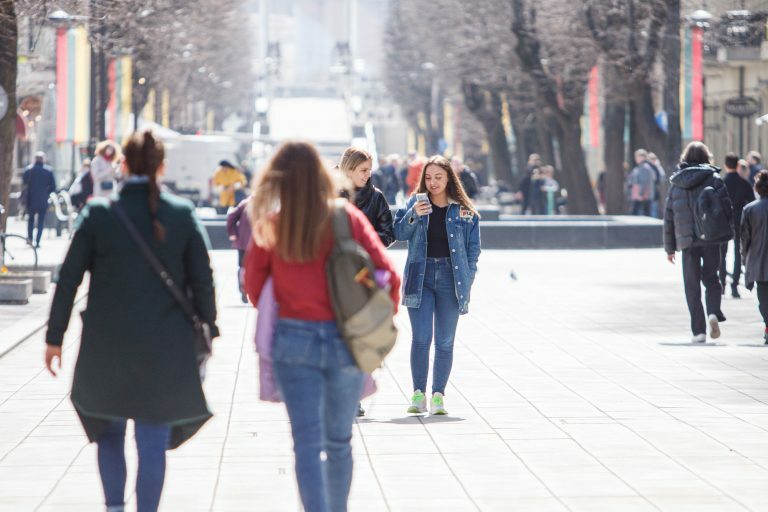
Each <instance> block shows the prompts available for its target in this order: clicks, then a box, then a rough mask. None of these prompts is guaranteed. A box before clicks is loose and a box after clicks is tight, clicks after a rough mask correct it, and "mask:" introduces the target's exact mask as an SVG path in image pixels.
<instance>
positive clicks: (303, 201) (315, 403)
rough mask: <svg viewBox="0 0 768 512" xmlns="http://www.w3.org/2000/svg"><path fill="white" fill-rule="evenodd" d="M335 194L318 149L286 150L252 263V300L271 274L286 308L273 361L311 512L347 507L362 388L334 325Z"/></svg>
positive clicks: (272, 177) (267, 183)
mask: <svg viewBox="0 0 768 512" xmlns="http://www.w3.org/2000/svg"><path fill="white" fill-rule="evenodd" d="M335 197H336V191H335V187H334V184H333V182H332V180H331V177H330V175H329V173H328V172H327V171H326V170H325V168H324V167H323V164H322V162H321V160H320V156H319V155H318V153H317V150H316V149H315V148H314V147H313V146H311V145H310V144H307V143H303V142H287V143H285V144H283V145H282V146H281V147H280V149H278V151H277V153H275V155H274V157H273V158H272V160H271V161H270V162H269V164H267V167H266V168H265V169H264V170H263V171H262V172H261V174H260V176H259V178H258V181H257V183H256V186H255V188H254V195H253V200H252V201H251V205H252V206H251V222H252V224H253V228H254V229H253V235H254V243H253V244H252V245H251V248H250V249H249V251H248V252H247V254H246V258H245V259H246V263H245V288H246V292H247V294H248V297H249V299H250V300H251V302H252V303H254V304H255V303H256V301H257V300H258V298H259V296H260V294H261V290H262V287H263V286H264V283H265V282H266V280H267V277H269V276H270V275H271V276H272V281H273V284H274V293H275V298H276V299H277V303H278V304H279V318H278V321H277V326H276V328H275V338H274V345H273V348H272V354H271V357H272V361H273V369H274V374H275V378H276V380H277V385H278V388H279V389H280V392H281V395H282V397H283V399H284V401H285V405H286V408H287V410H288V416H289V418H290V420H291V433H292V435H293V444H294V453H295V456H296V478H297V480H298V484H299V492H300V494H301V500H302V503H303V505H304V510H306V511H307V512H309V511H311V512H326V511H329V512H341V511H345V510H346V509H347V498H348V496H349V490H350V484H351V482H352V451H351V445H350V441H351V439H352V423H353V421H354V418H355V412H356V411H357V404H358V402H359V398H360V392H361V390H362V385H363V373H362V372H361V371H360V370H359V369H358V368H357V366H356V365H355V362H354V360H353V359H352V355H351V354H350V352H349V350H348V349H347V347H346V345H345V343H344V342H343V341H342V339H341V335H340V333H339V329H338V327H337V325H336V321H335V318H336V317H335V314H334V310H333V308H332V306H331V302H330V297H329V291H328V280H327V278H326V262H327V260H328V258H329V256H330V253H331V250H332V249H333V246H334V237H333V234H332V225H331V220H332V217H333V214H334V198H335ZM345 209H346V213H347V215H348V217H349V222H350V228H351V232H352V236H353V238H354V239H355V240H356V241H357V243H358V244H360V246H361V247H362V248H363V249H364V250H365V251H367V252H368V254H369V255H370V257H371V260H372V261H373V263H374V264H375V266H376V268H378V269H383V270H387V271H389V272H390V280H389V283H390V285H391V296H392V298H393V300H395V301H396V300H397V296H398V290H397V288H398V286H399V284H400V279H399V277H398V276H397V273H396V272H395V269H394V266H393V265H392V263H391V261H390V260H389V258H388V257H387V255H386V251H385V249H384V246H383V245H382V244H381V241H380V240H379V237H378V236H377V235H376V233H375V231H374V230H373V228H372V227H371V224H370V222H368V220H367V219H366V218H365V215H363V213H361V212H360V210H358V209H357V208H355V207H354V206H352V205H351V204H349V203H347V204H346V206H345ZM323 453H324V454H325V460H323V459H322V458H321V456H322V454H323Z"/></svg>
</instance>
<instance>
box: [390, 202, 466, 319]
mask: <svg viewBox="0 0 768 512" xmlns="http://www.w3.org/2000/svg"><path fill="white" fill-rule="evenodd" d="M415 203H416V198H415V197H412V198H410V199H409V200H408V202H407V203H406V205H405V208H401V209H400V210H398V211H397V214H396V215H395V239H396V240H400V241H407V242H408V261H407V263H406V264H405V275H404V276H403V305H404V306H406V307H409V308H418V307H420V306H421V291H422V289H423V287H424V272H425V271H426V266H427V227H428V226H429V215H424V216H419V215H418V214H417V213H416V212H415V211H414V210H413V205H414V204H415ZM449 203H450V204H449V205H448V211H447V212H446V215H445V226H446V230H447V232H448V248H449V249H450V251H451V264H452V265H453V281H454V288H455V289H456V299H457V300H458V301H459V313H460V314H462V315H464V314H466V313H468V312H469V293H470V290H471V288H472V283H473V282H474V281H475V273H476V272H477V260H478V258H479V257H480V219H479V217H478V216H477V215H474V214H470V215H469V216H467V215H466V214H465V215H464V216H463V217H462V215H461V210H462V207H461V205H460V204H458V203H457V202H455V201H452V200H451V201H449ZM464 211H465V212H466V210H464Z"/></svg>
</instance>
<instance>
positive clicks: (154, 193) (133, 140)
mask: <svg viewBox="0 0 768 512" xmlns="http://www.w3.org/2000/svg"><path fill="white" fill-rule="evenodd" d="M123 155H124V156H125V165H126V166H127V167H128V171H129V172H130V173H131V174H133V175H134V176H146V177H147V178H149V213H150V214H151V215H152V226H153V229H154V232H155V240H158V241H163V240H165V228H164V227H163V225H162V224H161V223H160V221H159V220H157V205H158V202H159V201H160V187H159V186H158V185H157V170H158V169H159V168H160V166H161V165H163V160H165V148H164V147H163V143H162V142H161V141H160V140H159V139H156V138H155V136H154V135H152V132H151V131H149V130H145V131H143V132H133V133H132V134H131V136H130V137H128V140H127V141H126V142H125V144H124V145H123Z"/></svg>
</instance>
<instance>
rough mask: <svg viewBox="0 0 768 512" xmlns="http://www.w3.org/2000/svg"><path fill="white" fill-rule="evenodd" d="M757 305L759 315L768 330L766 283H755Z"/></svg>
mask: <svg viewBox="0 0 768 512" xmlns="http://www.w3.org/2000/svg"><path fill="white" fill-rule="evenodd" d="M757 303H758V307H759V308H760V314H761V315H762V316H763V322H764V323H765V327H766V329H768V281H758V282H757Z"/></svg>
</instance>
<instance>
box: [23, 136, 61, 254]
mask: <svg viewBox="0 0 768 512" xmlns="http://www.w3.org/2000/svg"><path fill="white" fill-rule="evenodd" d="M22 181H23V184H24V190H25V197H26V204H25V205H24V206H26V207H27V216H28V220H27V241H28V242H29V244H30V245H32V243H33V239H32V234H33V231H34V229H33V228H34V227H35V218H37V238H36V239H34V243H35V247H37V248H38V249H39V248H40V239H41V238H42V236H43V228H44V227H45V214H46V212H48V196H50V195H51V192H54V191H55V190H56V180H55V179H54V177H53V171H52V170H51V168H50V167H48V166H47V165H45V153H43V152H42V151H38V152H37V153H36V154H35V163H34V164H32V165H30V166H29V167H27V169H26V170H25V171H24V176H23V177H22Z"/></svg>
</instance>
